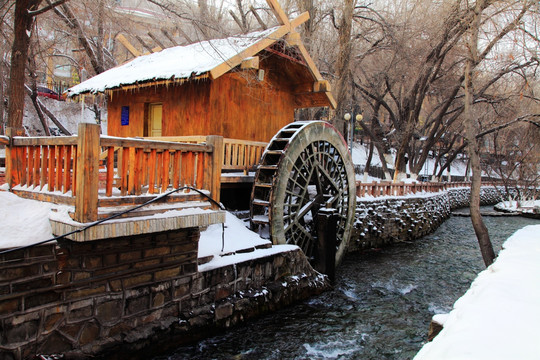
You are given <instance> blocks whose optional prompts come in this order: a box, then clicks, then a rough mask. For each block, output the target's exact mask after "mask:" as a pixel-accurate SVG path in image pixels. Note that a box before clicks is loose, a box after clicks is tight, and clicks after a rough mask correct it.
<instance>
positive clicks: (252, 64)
mask: <svg viewBox="0 0 540 360" xmlns="http://www.w3.org/2000/svg"><path fill="white" fill-rule="evenodd" d="M240 68H241V69H242V70H250V69H258V68H259V57H258V56H253V57H249V58H247V59H244V61H242V63H241V64H240Z"/></svg>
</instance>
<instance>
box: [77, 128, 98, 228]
mask: <svg viewBox="0 0 540 360" xmlns="http://www.w3.org/2000/svg"><path fill="white" fill-rule="evenodd" d="M99 145H100V143H99V125H97V124H89V123H80V124H79V128H78V139H77V178H76V179H75V183H76V187H77V194H76V196H75V221H78V222H83V223H84V222H91V221H96V220H97V218H98V176H99V152H100V151H99Z"/></svg>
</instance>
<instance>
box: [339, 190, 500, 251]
mask: <svg viewBox="0 0 540 360" xmlns="http://www.w3.org/2000/svg"><path fill="white" fill-rule="evenodd" d="M501 190H502V189H496V188H494V187H483V188H482V190H481V194H480V201H481V204H482V205H492V204H495V203H497V202H499V201H500V200H501ZM469 198H470V188H455V189H449V190H447V191H444V192H440V193H434V194H419V195H418V196H412V195H408V196H402V197H381V198H358V199H357V204H356V221H355V224H354V231H353V233H352V238H351V241H350V244H349V251H358V250H362V249H369V248H375V247H381V246H384V245H388V244H391V243H395V242H400V241H408V240H414V239H417V238H420V237H422V236H425V235H427V234H430V233H432V232H433V231H435V230H436V229H437V228H438V227H439V226H440V224H441V223H442V222H443V221H444V220H446V219H447V218H448V217H449V216H450V213H451V210H453V209H457V208H460V207H465V206H468V205H469Z"/></svg>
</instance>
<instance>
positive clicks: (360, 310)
mask: <svg viewBox="0 0 540 360" xmlns="http://www.w3.org/2000/svg"><path fill="white" fill-rule="evenodd" d="M484 221H485V222H486V225H487V226H488V229H489V231H490V235H491V240H492V242H493V246H494V248H495V251H496V252H497V253H498V252H499V250H500V249H501V244H502V243H503V242H504V240H506V239H507V238H508V237H509V236H510V235H511V234H513V233H514V232H515V231H516V230H517V229H520V228H522V227H524V226H526V225H531V224H538V223H539V221H538V220H533V219H526V218H521V217H484ZM483 269H484V265H483V261H482V257H481V255H480V250H479V248H478V244H477V242H476V238H475V236H474V232H473V229H472V226H471V223H470V218H466V217H451V218H450V219H448V220H447V221H446V222H445V223H443V224H442V226H441V227H440V228H439V229H438V230H437V231H436V232H435V233H433V234H431V235H428V236H425V237H424V238H422V239H419V240H416V241H414V242H410V243H401V244H396V245H393V246H391V247H388V248H384V249H381V250H378V251H372V252H369V253H364V254H349V255H347V257H346V258H345V260H344V262H343V264H342V265H341V266H340V267H339V269H338V271H337V276H336V277H337V279H336V284H335V288H334V290H333V291H330V292H326V293H324V294H322V295H320V296H317V297H314V298H311V299H310V300H307V301H305V302H304V303H300V304H298V305H295V306H293V307H290V308H287V309H284V310H281V311H279V312H276V313H273V314H270V315H268V316H264V317H261V318H260V319H257V320H254V321H251V322H249V323H248V324H244V325H242V326H240V327H237V328H234V329H232V330H229V331H227V332H226V333H224V334H222V335H218V336H214V337H211V338H209V339H206V340H202V341H200V342H198V343H196V344H193V345H190V346H182V347H179V348H177V349H176V350H175V351H174V352H172V353H170V354H167V355H162V356H157V357H155V358H154V360H164V359H169V360H179V359H411V358H413V357H414V356H415V354H416V353H417V352H418V351H419V349H420V348H421V346H422V345H423V343H424V341H425V339H426V335H427V331H428V326H429V323H430V320H431V317H432V316H433V315H434V314H437V313H445V312H449V311H450V310H451V308H452V304H453V303H454V302H455V301H456V300H457V299H458V298H459V297H460V296H462V295H463V293H464V292H465V291H466V290H467V289H468V288H469V286H470V283H471V282H472V280H474V279H475V277H476V275H477V274H478V273H479V272H480V271H482V270H483Z"/></svg>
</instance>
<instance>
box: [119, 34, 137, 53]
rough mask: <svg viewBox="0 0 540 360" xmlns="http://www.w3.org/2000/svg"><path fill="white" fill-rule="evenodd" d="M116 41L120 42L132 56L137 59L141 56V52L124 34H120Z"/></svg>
mask: <svg viewBox="0 0 540 360" xmlns="http://www.w3.org/2000/svg"><path fill="white" fill-rule="evenodd" d="M116 40H118V41H120V43H121V44H122V45H124V47H125V48H126V49H127V51H129V52H130V53H131V55H133V56H135V57H137V56H141V52H140V51H139V50H137V49H136V48H135V46H133V45H131V43H130V42H129V41H128V39H126V37H125V36H124V35H122V34H118V36H116Z"/></svg>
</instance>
